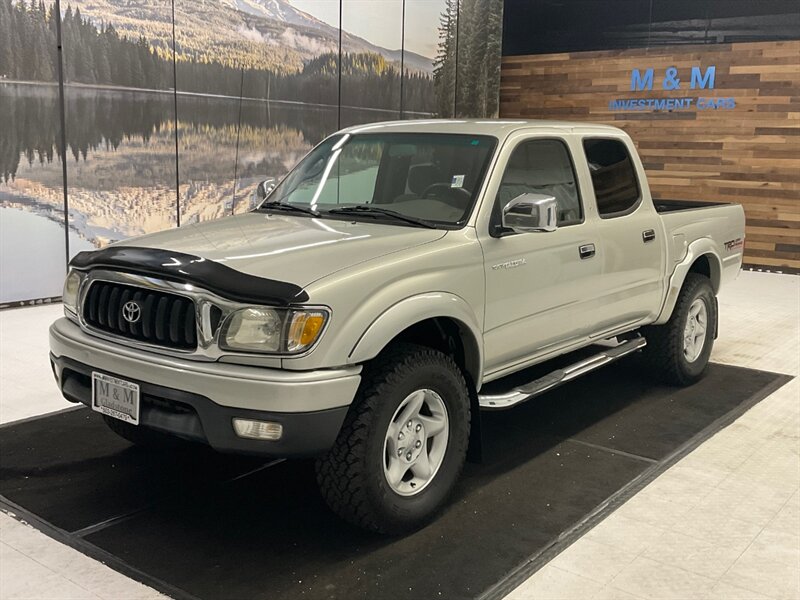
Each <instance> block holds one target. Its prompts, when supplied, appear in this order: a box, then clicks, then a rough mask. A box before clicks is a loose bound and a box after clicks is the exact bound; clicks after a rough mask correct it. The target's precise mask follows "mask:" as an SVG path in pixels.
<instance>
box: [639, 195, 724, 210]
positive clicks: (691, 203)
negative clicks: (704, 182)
mask: <svg viewBox="0 0 800 600" xmlns="http://www.w3.org/2000/svg"><path fill="white" fill-rule="evenodd" d="M653 204H654V205H655V207H656V212H659V213H662V214H663V213H668V212H675V211H677V210H694V209H697V208H709V207H711V206H726V205H728V204H729V203H728V202H706V201H702V200H656V199H655V198H654V199H653Z"/></svg>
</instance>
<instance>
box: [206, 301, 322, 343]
mask: <svg viewBox="0 0 800 600" xmlns="http://www.w3.org/2000/svg"><path fill="white" fill-rule="evenodd" d="M327 319H328V313H327V312H326V311H324V310H320V309H302V310H298V309H278V308H267V307H265V306H253V307H250V308H242V309H239V310H237V311H236V312H234V313H232V314H230V315H229V316H228V318H227V319H226V320H225V323H224V324H223V326H222V331H221V332H220V347H222V348H224V349H226V350H238V351H240V352H241V351H250V352H267V353H272V354H275V353H280V354H297V353H299V352H303V351H304V350H307V349H308V348H310V347H311V346H313V345H314V342H316V341H317V339H318V338H319V336H320V334H321V333H322V329H323V328H324V326H325V322H326V321H327Z"/></svg>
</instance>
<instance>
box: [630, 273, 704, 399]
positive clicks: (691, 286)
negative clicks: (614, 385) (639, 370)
mask: <svg viewBox="0 0 800 600" xmlns="http://www.w3.org/2000/svg"><path fill="white" fill-rule="evenodd" d="M716 323H717V303H716V299H715V297H714V288H713V287H712V285H711V281H709V279H708V278H707V277H705V276H703V275H699V274H697V273H689V274H688V275H687V276H686V281H684V283H683V287H682V288H681V291H680V293H679V294H678V300H677V301H676V303H675V308H674V309H673V311H672V316H671V317H670V319H669V321H667V322H666V323H664V324H663V325H651V326H650V327H646V328H644V330H643V331H642V333H643V335H644V337H645V339H647V346H645V348H644V350H643V352H642V359H643V361H644V363H645V365H646V366H647V368H648V369H649V370H650V371H651V372H652V373H653V374H654V375H655V376H656V377H658V378H659V379H660V380H662V381H664V382H665V383H669V384H673V385H681V386H686V385H691V384H692V383H695V382H696V381H699V380H700V379H701V378H702V376H703V374H704V372H705V369H706V365H708V359H709V357H710V356H711V350H712V348H713V347H714V338H715V337H716V331H715V327H716Z"/></svg>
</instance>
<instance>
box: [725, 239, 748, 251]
mask: <svg viewBox="0 0 800 600" xmlns="http://www.w3.org/2000/svg"><path fill="white" fill-rule="evenodd" d="M743 246H744V240H743V239H742V238H736V239H735V240H730V241H728V242H725V250H727V251H728V252H730V251H731V250H736V249H737V248H741V247H743Z"/></svg>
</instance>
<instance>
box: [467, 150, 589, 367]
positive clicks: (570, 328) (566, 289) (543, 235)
mask: <svg viewBox="0 0 800 600" xmlns="http://www.w3.org/2000/svg"><path fill="white" fill-rule="evenodd" d="M509 152H510V154H508V153H509ZM505 153H506V156H507V157H508V160H507V163H506V168H505V172H504V173H503V177H502V180H501V182H500V185H499V188H498V190H497V194H496V197H495V202H494V206H493V210H492V220H491V222H490V226H489V232H488V234H487V235H486V236H484V237H482V239H481V245H482V247H483V252H484V263H485V264H484V268H485V273H486V313H485V321H484V345H485V355H486V373H487V375H489V376H491V374H492V373H493V372H494V373H496V374H498V375H500V374H502V371H504V370H506V369H510V368H512V367H514V366H516V365H519V364H521V363H528V362H533V361H534V360H535V358H536V357H540V356H544V355H547V354H550V353H557V352H558V350H559V349H562V348H566V347H568V346H571V345H574V344H577V343H580V342H582V341H583V340H584V339H585V338H587V337H588V332H589V329H590V327H589V325H590V321H591V317H592V310H591V305H592V303H593V298H592V285H593V282H596V281H597V279H598V278H599V276H600V270H601V269H600V262H599V260H597V259H596V257H595V256H594V254H593V253H592V252H591V248H592V247H593V245H595V244H597V233H596V227H595V223H594V221H593V220H587V219H586V215H585V211H584V204H583V200H582V198H581V194H580V189H579V185H578V180H577V175H576V173H575V169H574V166H573V161H572V154H571V150H570V146H569V144H568V141H567V139H566V138H560V137H547V138H530V137H528V138H527V139H525V138H523V139H522V140H521V141H519V143H517V144H516V145H515V146H513V147H512V150H510V151H509V150H505ZM501 160H502V157H501ZM524 193H537V194H545V195H549V196H553V197H555V199H556V201H557V203H558V217H559V218H558V228H557V229H556V230H555V231H552V232H530V233H514V232H513V231H509V230H503V229H502V226H501V214H502V207H503V206H505V204H507V203H508V202H509V201H510V200H512V199H513V198H515V197H517V196H519V195H521V194H524Z"/></svg>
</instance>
